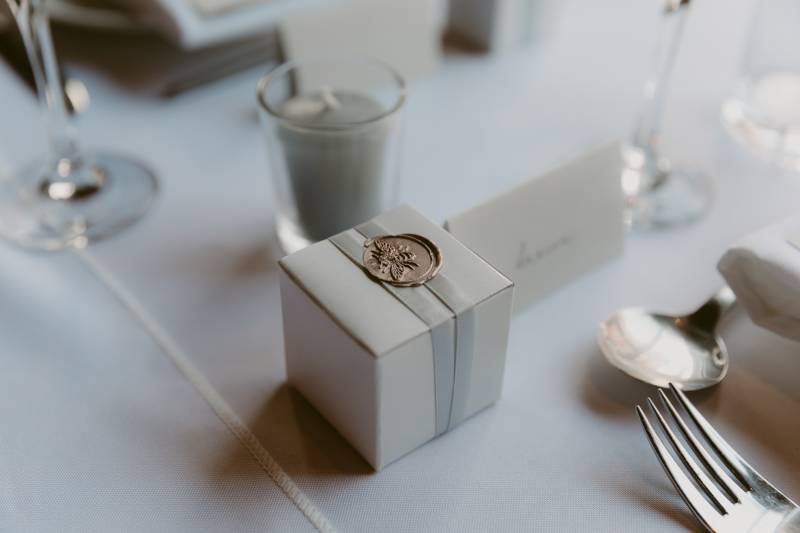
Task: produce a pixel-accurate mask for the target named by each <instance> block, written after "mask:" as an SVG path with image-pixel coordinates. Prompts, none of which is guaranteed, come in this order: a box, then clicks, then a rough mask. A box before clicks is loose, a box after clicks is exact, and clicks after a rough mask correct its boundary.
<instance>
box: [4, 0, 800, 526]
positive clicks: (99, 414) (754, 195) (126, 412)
mask: <svg viewBox="0 0 800 533" xmlns="http://www.w3.org/2000/svg"><path fill="white" fill-rule="evenodd" d="M656 4H657V2H653V3H649V2H639V1H637V0H614V1H611V2H594V1H592V0H571V1H570V2H565V3H564V4H563V6H562V8H561V10H560V12H559V19H558V20H557V23H558V28H557V31H556V32H555V33H554V36H553V37H552V40H550V41H548V42H546V43H542V44H540V45H539V46H536V47H534V48H531V49H530V50H525V51H520V52H518V53H513V54H509V55H506V56H502V57H498V58H494V59H490V58H487V57H485V56H469V55H459V54H451V55H449V56H448V58H447V60H446V61H445V63H444V65H443V67H442V70H441V71H440V72H438V73H437V74H435V75H434V76H432V77H431V78H429V79H426V80H422V81H420V82H417V83H415V84H414V85H413V86H412V88H411V94H412V96H411V99H410V102H409V105H408V110H407V111H408V116H407V119H408V120H407V130H406V145H405V154H404V161H403V193H402V196H403V200H404V201H407V202H409V203H411V204H413V205H415V206H416V207H417V208H418V209H420V210H422V211H423V212H425V213H427V214H428V215H429V216H431V217H432V218H435V219H438V220H444V218H445V217H447V216H449V215H452V214H454V213H456V212H458V211H460V210H461V209H464V208H466V207H468V206H470V205H472V204H474V203H476V202H478V201H480V200H481V199H483V198H485V197H486V195H488V194H492V193H495V192H499V191H501V190H503V189H505V188H506V187H509V186H511V185H514V184H516V183H519V182H520V181H521V180H523V179H525V178H526V177H528V176H531V175H534V174H536V173H537V172H540V171H542V170H545V169H546V168H548V167H550V166H551V165H553V164H555V163H557V162H558V161H560V160H563V159H565V158H567V157H569V156H571V155H574V154H576V153H577V152H579V151H581V150H583V149H584V148H586V147H589V146H591V145H594V144H596V143H598V142H600V141H603V140H607V139H611V138H614V137H621V136H623V135H625V134H626V133H627V132H628V130H629V128H630V126H631V123H632V120H633V117H634V113H635V111H636V106H637V103H638V100H639V93H640V87H641V83H642V80H643V78H644V76H645V74H646V71H647V66H648V60H649V57H650V53H649V52H650V47H651V44H652V38H653V30H654V29H655V22H656V18H655V17H656V11H657V9H658V8H657V6H656ZM750 5H751V2H750V1H749V0H741V1H738V2H730V1H726V0H707V1H705V2H697V3H696V5H694V10H695V11H694V13H693V14H692V18H691V20H690V23H689V28H688V33H687V39H686V41H685V43H684V45H685V46H684V48H683V50H682V53H681V57H680V60H679V66H678V71H677V72H676V76H675V79H674V80H673V81H674V83H673V91H672V96H671V98H670V101H669V103H668V106H669V107H668V110H667V123H666V126H665V133H664V136H665V149H666V150H668V151H669V152H670V153H671V154H673V155H674V157H675V158H676V159H678V160H681V161H687V162H690V163H692V164H694V165H697V166H700V167H702V168H704V169H705V170H707V171H708V172H709V173H711V174H712V175H713V176H715V178H716V180H717V184H718V197H717V201H716V204H715V206H714V209H713V211H712V212H711V213H710V215H709V216H708V217H707V218H706V219H704V220H703V221H701V222H700V223H698V224H696V225H694V226H691V227H689V228H685V229H682V230H676V231H672V232H667V233H663V234H656V235H641V236H638V235H634V236H631V238H630V240H629V243H628V246H627V249H626V251H625V254H624V256H623V257H621V258H620V259H618V260H615V261H613V262H611V263H609V264H607V265H605V266H603V267H602V268H600V269H599V270H597V271H596V272H594V273H592V274H590V275H589V276H587V277H585V278H583V279H581V280H580V281H578V282H576V283H573V284H571V285H569V286H568V287H565V288H564V289H562V290H560V291H558V292H557V293H555V294H553V295H552V296H550V297H548V298H547V299H545V300H544V301H542V302H541V303H539V304H538V305H536V306H535V307H532V308H530V309H529V310H527V311H526V312H524V313H523V314H521V315H520V316H519V317H517V318H516V319H515V320H514V323H513V325H512V333H511V341H510V347H509V352H508V364H507V372H506V380H505V388H504V391H503V397H502V399H501V401H500V402H499V403H498V404H497V405H496V406H494V407H493V408H491V409H488V410H486V411H484V412H482V413H481V414H479V415H478V416H476V417H474V418H473V419H471V420H469V421H468V422H466V423H465V424H463V426H461V427H459V428H458V429H457V430H456V431H453V432H451V433H449V434H447V435H445V436H443V437H442V438H439V439H437V440H435V441H433V442H431V443H429V444H427V445H425V446H424V447H422V448H420V449H419V450H417V451H415V452H414V453H412V454H410V455H408V456H407V457H405V458H403V459H402V460H400V461H398V462H397V463H395V464H393V465H391V466H390V467H389V468H387V469H386V470H384V471H382V472H380V473H377V474H375V473H372V472H371V471H370V469H369V468H368V466H367V465H366V463H365V462H364V461H363V460H361V459H360V458H359V456H358V455H357V454H356V453H355V452H354V451H353V450H352V449H351V448H350V447H349V445H348V444H347V443H346V442H345V441H344V440H343V439H342V438H341V437H339V436H338V435H337V433H336V432H335V430H333V428H332V427H331V426H329V425H328V424H327V423H326V422H325V421H324V420H323V419H322V418H321V417H320V416H319V415H318V414H316V413H315V412H314V410H313V409H312V408H311V407H310V406H309V405H308V404H307V403H305V401H304V400H303V399H302V398H300V397H299V396H298V395H297V394H295V393H294V392H292V391H291V390H290V389H289V388H288V387H287V386H286V385H285V384H284V377H285V372H284V363H283V354H282V340H281V316H280V305H279V295H278V280H277V274H276V270H275V264H274V261H275V257H274V255H273V254H272V253H271V252H270V250H269V247H268V246H267V242H268V240H269V237H270V234H271V231H272V229H271V228H272V212H273V208H272V205H273V204H272V202H273V199H272V194H271V189H270V183H269V179H268V171H267V165H266V162H265V155H264V151H263V146H262V143H263V141H262V137H261V135H260V133H261V132H260V131H259V126H258V123H257V121H256V119H255V114H254V113H255V101H254V86H255V82H256V79H257V77H258V73H249V74H243V75H239V76H236V77H234V78H231V79H229V80H226V81H224V82H222V83H219V84H216V85H213V86H209V87H207V88H204V89H201V90H198V91H195V92H192V93H189V94H186V95H184V96H182V97H180V98H177V99H174V100H170V101H160V100H151V99H147V98H144V97H137V96H134V95H132V94H129V93H126V91H125V90H124V89H123V88H120V87H115V86H112V85H111V84H110V82H108V81H106V80H105V79H104V78H103V77H102V76H101V75H99V74H97V73H93V72H89V71H81V70H78V73H79V74H80V77H81V78H82V79H83V80H84V81H85V82H86V83H87V85H89V87H90V90H91V93H92V96H93V107H92V109H91V112H90V113H88V114H87V115H85V116H82V117H80V121H79V126H80V128H81V131H82V133H83V137H84V139H85V140H86V142H87V144H91V145H99V146H107V147H113V148H116V149H124V150H126V151H128V152H131V153H133V154H138V155H139V156H141V157H142V158H143V159H146V160H147V161H148V162H149V163H151V164H152V166H153V167H154V168H155V169H156V170H157V172H158V174H159V176H160V178H161V185H162V187H163V190H162V191H161V197H160V200H159V204H158V205H157V207H156V209H155V210H154V211H153V212H152V213H151V214H150V215H149V216H148V218H146V219H145V220H143V221H142V223H140V224H139V225H137V226H136V227H134V228H133V229H131V230H130V231H128V232H126V233H125V234H122V235H119V236H118V237H116V238H114V239H112V240H109V241H107V242H103V243H99V244H97V245H96V246H93V247H92V248H91V249H90V251H89V253H90V254H91V255H92V257H93V258H94V259H95V260H96V261H98V262H99V263H100V264H102V265H104V266H105V268H106V269H108V271H110V272H111V273H113V275H114V276H115V277H116V278H117V279H118V280H120V281H121V282H122V283H123V284H124V285H125V286H127V288H128V289H129V290H130V292H131V293H132V294H133V295H135V297H136V298H137V299H138V300H139V301H140V302H141V303H142V304H143V305H144V306H145V307H146V308H147V309H148V310H149V313H151V314H152V316H153V317H154V318H155V319H156V320H157V321H158V322H159V323H160V325H161V327H162V328H163V329H164V330H165V331H167V332H168V333H169V334H170V335H171V336H172V337H173V338H174V339H175V340H176V342H177V343H178V344H179V345H180V347H181V348H182V350H183V351H184V353H185V354H186V355H187V357H188V358H189V359H190V361H191V363H192V364H193V365H194V366H195V367H196V368H197V370H199V371H200V372H201V373H202V374H203V375H204V376H205V377H206V378H207V379H208V381H209V382H210V384H211V385H212V386H213V387H214V388H215V389H216V391H218V392H219V394H220V395H221V397H222V398H223V399H224V400H225V401H226V402H227V403H228V404H229V405H230V407H231V408H232V410H233V411H235V412H236V413H237V414H238V416H239V417H241V419H242V420H244V421H245V422H246V423H247V424H248V425H249V427H250V428H251V429H252V431H253V433H254V434H255V436H256V437H257V438H258V440H259V441H260V443H261V444H262V445H263V447H264V448H265V449H266V450H268V451H269V453H271V455H272V457H274V458H275V460H276V461H277V462H278V463H279V464H280V465H281V466H282V468H283V469H284V470H285V472H286V473H287V474H288V475H289V476H290V477H291V478H292V479H293V481H294V483H296V484H297V486H298V487H299V488H300V490H301V491H302V492H303V493H304V494H305V496H307V498H308V499H309V501H310V502H311V503H312V504H313V506H314V507H315V508H316V509H317V510H318V511H319V512H320V513H322V515H323V516H324V517H325V518H326V519H327V520H328V521H329V522H330V523H331V524H332V525H333V526H334V527H335V528H337V529H339V530H341V531H446V530H453V531H503V530H508V531H512V530H518V531H531V530H542V531H609V532H619V531H681V530H685V529H686V528H689V529H696V528H697V525H696V523H695V522H694V521H693V520H692V518H691V516H690V515H689V513H688V511H687V510H686V508H685V506H684V505H683V503H682V502H681V501H680V499H679V498H678V496H677V495H676V493H675V491H674V490H673V489H672V487H671V485H670V484H669V482H668V481H667V479H666V477H665V476H664V474H663V472H662V471H661V467H660V466H659V464H658V462H657V460H656V459H655V457H654V456H653V454H652V452H651V450H650V447H649V445H648V444H647V442H646V441H645V439H644V437H643V434H642V432H641V429H640V427H639V423H638V421H637V420H636V417H635V416H634V413H633V406H634V405H635V404H636V403H638V402H642V401H643V400H644V398H645V397H646V396H647V395H649V394H652V393H653V390H652V389H651V388H649V387H645V386H643V385H639V384H637V383H635V382H633V381H631V380H630V379H628V378H627V377H625V376H623V375H621V374H619V373H617V372H616V371H615V370H612V369H610V368H609V367H608V366H607V365H606V364H605V363H604V360H603V359H602V357H601V356H600V354H599V352H598V350H597V348H596V347H595V344H594V334H595V328H596V324H597V322H598V321H599V320H601V319H603V318H605V317H606V316H607V315H609V314H610V313H611V312H612V311H613V310H615V309H617V308H619V307H621V306H624V305H632V304H646V305H648V306H651V307H655V308H661V309H664V310H667V311H669V310H674V311H678V310H685V309H687V308H690V307H692V306H694V305H696V304H698V303H699V302H700V301H701V300H703V299H704V298H705V297H706V296H707V295H708V294H710V293H711V292H713V291H714V290H715V288H716V287H717V286H718V284H719V283H721V279H720V277H719V276H718V274H717V273H716V271H715V264H716V261H717V259H718V258H719V256H720V255H721V253H722V252H723V251H724V249H725V248H726V246H727V245H728V244H729V243H730V242H732V241H733V240H734V239H736V238H737V237H739V236H741V235H743V234H745V233H747V232H748V231H751V230H753V229H756V228H758V227H760V226H762V225H764V224H766V223H768V222H770V221H773V220H776V219H779V218H781V217H784V216H786V215H788V214H789V213H791V212H792V211H793V210H796V206H797V205H798V199H799V198H800V176H798V175H797V174H792V173H789V172H788V171H784V170H781V169H779V168H776V167H774V166H771V165H770V164H769V163H767V162H763V161H761V160H758V159H756V158H754V157H753V156H751V155H749V154H747V153H746V152H745V151H743V150H741V149H740V148H739V147H738V146H736V145H735V143H734V142H733V141H732V140H730V138H729V137H728V136H727V135H726V134H725V132H724V131H723V128H722V126H721V125H720V123H719V119H718V116H719V113H718V110H719V102H720V98H721V97H722V96H724V94H725V91H726V89H727V88H728V87H729V86H730V83H731V82H732V79H733V76H734V66H735V60H736V52H737V50H738V45H739V44H740V37H741V33H742V31H743V29H744V21H745V19H746V15H747V9H748V8H749V7H750ZM720 13H724V15H725V16H724V17H721V16H720ZM0 94H2V98H0V118H1V120H2V122H1V123H0V124H2V126H0V153H3V154H4V156H5V157H6V158H7V159H11V160H12V163H18V162H21V161H23V160H24V159H26V158H27V157H31V156H33V155H34V154H35V153H37V152H38V151H40V150H41V149H42V144H41V140H40V139H41V137H40V135H41V131H42V130H41V124H40V120H39V116H38V115H37V114H36V110H35V104H34V102H33V101H32V99H31V98H30V95H29V94H28V93H26V92H25V90H23V89H22V88H21V86H20V85H19V84H18V83H17V82H16V80H15V79H14V78H13V77H12V76H11V75H10V74H8V73H7V72H5V71H3V72H2V73H0ZM565 216H568V214H565ZM0 265H2V270H1V271H0V415H1V416H0V421H2V423H1V424H0V530H1V531H25V532H28V531H34V532H51V531H70V532H71V531H76V532H77V531H294V530H297V531H304V530H313V526H312V525H311V522H309V521H308V520H307V519H306V518H305V517H304V515H303V514H302V513H301V512H300V510H299V509H298V507H297V506H295V505H294V504H293V503H292V501H291V500H290V499H289V498H288V497H287V495H286V494H285V493H284V492H282V491H281V490H280V489H278V487H277V486H276V485H275V483H274V482H273V480H272V479H271V478H270V477H269V476H268V475H267V472H266V471H265V469H264V468H263V467H262V465H259V464H258V463H257V462H256V461H255V459H253V457H252V455H251V454H250V453H249V452H248V451H247V450H246V449H245V448H244V447H243V446H242V445H241V442H240V441H239V440H237V439H236V438H235V437H234V435H233V434H232V433H231V432H230V431H229V429H228V428H227V427H226V426H225V425H224V424H223V423H222V421H221V420H220V418H219V417H218V416H217V415H216V413H215V412H214V411H212V409H211V408H210V406H209V405H208V404H207V403H206V401H205V400H204V399H203V397H202V396H201V395H200V394H199V393H198V390H197V389H196V388H195V387H193V386H192V385H191V384H190V382H189V381H188V380H187V379H186V377H185V376H184V375H183V374H182V373H181V372H179V371H178V370H177V368H176V367H175V365H173V363H172V362H171V361H170V359H169V358H168V357H167V356H166V355H165V354H164V352H163V351H162V350H161V349H160V348H159V346H157V345H156V344H155V343H154V342H153V340H152V339H151V338H150V337H149V336H148V335H147V333H146V332H145V330H144V329H142V327H141V325H140V324H139V323H137V322H136V321H134V320H132V318H131V316H130V315H129V314H128V313H127V312H126V311H125V310H124V309H123V308H122V307H120V305H119V302H118V301H117V300H116V299H115V298H114V297H113V296H112V295H111V293H110V292H109V291H108V290H107V288H106V287H104V286H103V285H102V284H101V283H100V282H99V281H98V280H97V278H96V277H94V276H93V275H92V274H91V273H90V272H89V270H87V269H86V267H85V265H84V264H83V263H82V262H81V261H80V260H79V259H78V258H76V257H75V256H74V255H72V254H31V253H27V252H21V251H19V250H17V249H15V248H13V247H6V246H3V247H0ZM725 338H726V341H727V343H728V345H729V348H730V351H731V358H732V367H731V371H730V374H729V376H728V378H727V379H726V381H725V382H724V383H722V384H721V385H720V386H719V387H717V388H715V389H714V390H711V391H708V392H704V393H698V394H695V395H694V396H693V398H694V399H695V400H696V401H697V403H698V405H699V407H700V409H701V410H702V411H703V412H704V413H705V414H706V415H707V416H708V418H709V419H711V420H712V422H714V423H715V424H716V425H717V426H718V429H719V430H720V432H721V433H722V434H723V435H725V436H726V437H728V438H729V440H730V441H731V442H732V443H733V444H734V445H735V447H736V448H738V449H739V450H740V451H741V453H742V454H743V455H744V456H745V457H746V458H748V459H749V460H750V461H751V463H752V464H753V465H754V466H755V467H756V468H757V469H759V470H760V471H761V472H762V473H763V474H765V475H766V476H767V477H769V478H770V479H771V480H773V481H774V483H775V484H776V485H777V486H778V487H780V488H782V489H785V491H786V492H787V494H788V495H790V496H792V497H795V498H800V444H798V443H800V386H798V384H800V353H798V352H800V347H799V346H798V345H797V344H794V343H791V342H789V341H786V340H783V339H780V338H778V337H776V336H773V335H772V334H770V333H767V332H764V331H761V330H758V329H757V328H755V327H754V326H752V325H750V324H748V323H747V321H746V319H744V317H742V316H738V317H736V318H735V319H734V320H732V321H731V323H730V324H729V325H728V327H727V328H726V330H725Z"/></svg>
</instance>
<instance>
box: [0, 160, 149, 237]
mask: <svg viewBox="0 0 800 533" xmlns="http://www.w3.org/2000/svg"><path fill="white" fill-rule="evenodd" d="M86 159H87V160H88V161H91V165H92V166H93V168H95V169H97V170H98V171H99V172H102V175H103V177H104V180H103V183H102V184H101V185H100V186H99V187H98V188H96V189H95V190H94V191H93V192H91V194H76V195H73V196H68V195H65V197H64V198H59V197H57V196H54V194H52V190H53V185H52V183H53V182H54V180H53V179H52V178H51V176H52V171H51V170H49V166H47V165H42V164H37V165H33V166H31V167H28V168H27V169H25V170H23V171H22V172H21V173H19V174H17V175H14V176H11V177H9V178H7V179H5V180H3V181H2V182H0V234H2V236H3V237H5V238H7V239H9V240H11V241H13V242H15V243H17V244H19V245H21V246H24V247H27V248H35V249H41V250H60V249H63V248H67V247H71V246H86V245H87V244H89V243H90V242H94V241H97V240H100V239H104V238H106V237H110V236H112V235H115V234H117V233H119V232H120V231H122V230H124V229H125V228H127V227H128V226H130V225H131V224H133V223H135V222H136V221H138V220H139V219H140V218H141V217H142V216H143V215H144V214H145V213H147V211H148V210H149V209H150V207H151V206H152V204H153V201H154V200H155V198H156V196H157V193H158V183H157V181H156V178H155V175H154V174H153V172H152V171H151V170H150V169H148V168H147V167H146V166H144V165H142V164H141V163H139V162H137V161H135V160H132V159H129V158H127V157H125V156H120V155H116V154H111V153H107V152H103V153H96V154H91V155H90V156H88V157H87V158H86ZM60 179H61V181H62V182H66V181H67V179H68V178H60Z"/></svg>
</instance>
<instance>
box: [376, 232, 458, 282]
mask: <svg viewBox="0 0 800 533" xmlns="http://www.w3.org/2000/svg"><path fill="white" fill-rule="evenodd" d="M363 262H364V268H365V269H366V271H367V273H368V274H369V275H370V276H371V277H372V278H374V279H376V280H378V281H384V282H386V283H389V284H391V285H394V286H396V287H415V286H417V285H422V284H423V283H425V282H426V281H428V280H429V279H431V278H433V277H434V276H435V275H436V274H437V273H438V272H439V269H440V268H442V251H441V250H439V247H438V246H436V244H434V243H433V242H432V241H431V240H430V239H427V238H425V237H422V236H420V235H414V234H411V233H403V234H401V235H381V236H379V237H375V238H374V239H367V240H366V241H365V242H364V257H363Z"/></svg>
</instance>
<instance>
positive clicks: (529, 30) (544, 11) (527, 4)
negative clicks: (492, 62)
mask: <svg viewBox="0 0 800 533" xmlns="http://www.w3.org/2000/svg"><path fill="white" fill-rule="evenodd" d="M556 5H557V4H556V0H450V9H449V14H448V29H449V31H450V32H451V35H452V37H454V38H455V39H458V40H463V41H465V42H466V43H468V44H471V45H473V46H475V47H476V48H477V49H479V50H483V51H487V52H492V53H494V52H504V51H508V50H513V49H515V48H518V47H520V46H524V45H527V44H530V43H532V42H535V41H537V40H539V39H542V38H543V37H545V36H546V35H547V33H548V32H549V30H550V28H551V27H552V26H553V17H554V16H555V13H556Z"/></svg>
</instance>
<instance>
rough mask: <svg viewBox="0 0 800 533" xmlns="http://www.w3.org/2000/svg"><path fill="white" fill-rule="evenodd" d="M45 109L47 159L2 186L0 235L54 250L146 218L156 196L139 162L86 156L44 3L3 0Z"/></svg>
mask: <svg viewBox="0 0 800 533" xmlns="http://www.w3.org/2000/svg"><path fill="white" fill-rule="evenodd" d="M6 2H7V4H8V6H9V8H10V10H11V13H12V15H13V16H14V19H15V20H16V23H17V26H18V27H19V31H20V34H21V36H22V40H23V43H24V45H25V50H26V52H27V55H28V59H29V61H30V63H31V68H32V71H33V75H34V79H35V82H36V91H37V95H38V98H39V102H40V105H41V107H42V108H43V109H44V110H45V118H46V126H47V136H48V141H49V153H48V154H47V155H46V156H45V157H43V158H42V159H41V160H39V161H35V162H33V163H32V164H30V165H28V166H26V167H24V168H23V169H22V170H21V171H19V172H16V173H14V174H13V175H11V176H7V177H6V178H5V179H4V180H2V182H0V233H2V235H3V236H4V237H6V238H9V239H11V240H13V241H16V242H17V243H19V244H22V245H24V246H28V247H32V248H39V249H45V250H57V249H62V248H65V247H69V246H76V245H81V246H83V245H86V244H87V243H89V242H91V241H94V240H97V239H101V238H104V237H108V236H111V235H113V234H115V233H117V232H119V231H120V230H122V229H124V228H126V227H128V226H129V225H131V224H132V223H134V222H136V221H137V220H138V219H140V218H141V217H142V215H144V214H145V213H146V212H147V210H148V209H149V208H150V206H151V205H152V203H153V200H154V199H155V197H156V193H157V189H158V186H157V182H156V179H155V175H154V174H153V173H152V171H150V170H149V169H148V168H147V167H146V166H144V165H143V164H141V163H139V162H137V161H135V160H132V159H130V158H128V157H125V156H121V155H118V154H113V153H109V152H105V151H103V152H91V151H86V150H84V149H83V148H82V147H81V145H80V143H79V142H78V138H77V132H76V130H75V127H74V125H73V124H72V122H71V117H70V116H69V114H68V112H67V109H66V106H65V101H64V93H63V86H62V83H61V79H60V72H59V68H58V63H57V60H56V55H55V50H54V47H53V39H52V35H51V33H50V21H49V13H48V10H49V8H50V6H51V1H50V0H6Z"/></svg>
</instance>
